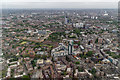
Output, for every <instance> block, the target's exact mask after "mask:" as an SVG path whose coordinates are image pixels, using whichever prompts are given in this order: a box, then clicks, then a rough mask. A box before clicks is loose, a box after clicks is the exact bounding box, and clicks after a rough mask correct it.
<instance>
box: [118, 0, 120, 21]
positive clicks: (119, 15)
mask: <svg viewBox="0 0 120 80" xmlns="http://www.w3.org/2000/svg"><path fill="white" fill-rule="evenodd" d="M118 22H119V23H120V1H119V2H118Z"/></svg>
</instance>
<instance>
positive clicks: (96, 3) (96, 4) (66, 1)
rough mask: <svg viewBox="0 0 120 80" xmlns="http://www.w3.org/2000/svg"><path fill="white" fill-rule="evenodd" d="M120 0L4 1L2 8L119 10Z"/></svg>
mask: <svg viewBox="0 0 120 80" xmlns="http://www.w3.org/2000/svg"><path fill="white" fill-rule="evenodd" d="M118 1H119V0H2V3H1V4H0V5H2V8H117V7H118Z"/></svg>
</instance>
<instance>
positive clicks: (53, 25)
mask: <svg viewBox="0 0 120 80" xmlns="http://www.w3.org/2000/svg"><path fill="white" fill-rule="evenodd" d="M118 12H120V11H118V9H60V8H59V9H56V8H50V9H49V8H48V9H47V8H46V9H2V28H0V32H2V34H0V38H1V39H2V43H0V44H2V46H0V48H1V50H2V51H1V52H0V65H1V64H2V68H1V69H0V74H1V75H2V76H0V78H1V80H9V79H10V80H11V79H14V78H18V79H25V80H26V79H27V80H34V79H38V80H39V79H44V80H46V79H47V80H54V79H58V80H59V79H60V80H61V79H68V80H120V45H119V43H120V38H119V36H120V32H119V30H120V29H119V28H120V24H119V20H118V19H119V18H118V15H119V13H118Z"/></svg>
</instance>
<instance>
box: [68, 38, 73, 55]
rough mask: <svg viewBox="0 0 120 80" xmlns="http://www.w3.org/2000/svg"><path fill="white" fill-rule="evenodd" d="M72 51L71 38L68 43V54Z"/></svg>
mask: <svg viewBox="0 0 120 80" xmlns="http://www.w3.org/2000/svg"><path fill="white" fill-rule="evenodd" d="M72 52H73V40H70V41H69V45H68V55H70V54H72Z"/></svg>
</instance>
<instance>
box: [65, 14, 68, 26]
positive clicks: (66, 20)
mask: <svg viewBox="0 0 120 80" xmlns="http://www.w3.org/2000/svg"><path fill="white" fill-rule="evenodd" d="M65 24H68V18H67V17H66V16H65Z"/></svg>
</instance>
